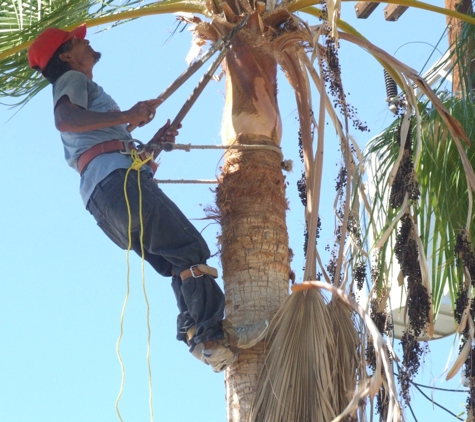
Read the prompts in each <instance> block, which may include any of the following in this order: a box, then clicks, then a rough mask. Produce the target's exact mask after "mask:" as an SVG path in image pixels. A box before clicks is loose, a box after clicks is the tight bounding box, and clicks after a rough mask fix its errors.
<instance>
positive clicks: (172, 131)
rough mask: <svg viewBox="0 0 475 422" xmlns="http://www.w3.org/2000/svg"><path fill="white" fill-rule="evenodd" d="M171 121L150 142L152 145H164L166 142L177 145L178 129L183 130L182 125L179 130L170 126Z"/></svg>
mask: <svg viewBox="0 0 475 422" xmlns="http://www.w3.org/2000/svg"><path fill="white" fill-rule="evenodd" d="M170 124H171V122H170V119H168V120H167V122H166V123H165V124H164V125H163V126H162V127H161V128H160V129H158V131H157V133H156V134H155V135H153V138H152V139H151V140H150V142H151V143H155V144H164V143H165V142H170V143H172V144H174V143H175V138H176V137H177V136H178V134H179V132H178V129H180V128H181V123H180V124H179V125H178V127H177V128H175V127H171V126H170Z"/></svg>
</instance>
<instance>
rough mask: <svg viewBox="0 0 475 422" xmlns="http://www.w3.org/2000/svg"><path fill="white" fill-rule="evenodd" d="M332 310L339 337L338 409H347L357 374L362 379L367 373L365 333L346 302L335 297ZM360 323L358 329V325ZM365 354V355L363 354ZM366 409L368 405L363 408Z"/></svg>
mask: <svg viewBox="0 0 475 422" xmlns="http://www.w3.org/2000/svg"><path fill="white" fill-rule="evenodd" d="M328 312H329V314H330V316H331V319H330V321H331V323H332V324H333V333H334V339H335V352H336V354H335V356H334V360H333V366H332V370H333V376H332V378H333V379H334V380H338V382H337V385H338V391H337V396H336V397H335V398H334V399H335V401H336V408H337V409H341V410H340V413H341V411H342V409H344V408H346V407H347V406H348V404H349V403H350V401H351V398H352V396H353V392H354V391H355V389H356V386H357V382H356V379H357V377H358V378H359V379H360V380H361V379H364V378H365V376H366V367H365V362H364V360H365V359H364V357H362V353H361V351H362V347H361V344H362V342H361V338H360V335H359V334H358V333H362V327H360V324H359V321H355V319H354V317H353V316H354V311H353V310H352V309H351V308H350V307H349V306H348V305H347V304H346V303H344V302H343V301H341V300H340V299H338V298H333V299H332V300H331V301H330V303H329V304H328ZM356 326H358V329H357V328H356ZM363 356H364V354H363ZM359 410H360V411H364V406H362V407H359Z"/></svg>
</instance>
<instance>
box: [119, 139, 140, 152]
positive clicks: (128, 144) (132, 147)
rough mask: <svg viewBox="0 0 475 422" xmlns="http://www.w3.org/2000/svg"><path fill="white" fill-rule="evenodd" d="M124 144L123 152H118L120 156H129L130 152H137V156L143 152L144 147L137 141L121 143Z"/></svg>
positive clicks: (131, 140) (130, 140) (128, 140)
mask: <svg viewBox="0 0 475 422" xmlns="http://www.w3.org/2000/svg"><path fill="white" fill-rule="evenodd" d="M122 142H123V143H124V148H125V150H124V151H119V152H120V153H121V154H124V155H130V151H131V150H134V151H137V154H142V152H144V151H145V145H144V144H143V142H142V141H139V140H138V139H127V140H123V141H122ZM135 144H137V145H135Z"/></svg>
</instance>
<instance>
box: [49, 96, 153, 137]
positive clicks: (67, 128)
mask: <svg viewBox="0 0 475 422" xmlns="http://www.w3.org/2000/svg"><path fill="white" fill-rule="evenodd" d="M161 102H162V101H161V100H148V101H140V102H138V103H137V104H135V105H134V106H133V107H132V108H130V109H129V110H126V111H118V112H107V113H99V112H96V111H89V110H85V109H83V108H82V107H79V106H77V105H76V104H73V103H72V102H71V101H70V100H69V97H68V96H67V95H63V96H62V97H61V98H60V99H59V100H58V102H57V103H56V108H55V109H54V122H55V125H56V128H57V129H58V130H59V131H60V132H88V131H91V130H96V129H103V128H106V127H111V126H116V125H121V124H126V123H128V124H133V125H136V126H140V127H141V126H143V125H145V124H147V123H150V122H151V121H152V120H153V118H154V117H155V109H156V107H157V106H158V105H159V104H160V103H161Z"/></svg>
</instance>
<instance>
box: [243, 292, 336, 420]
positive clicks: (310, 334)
mask: <svg viewBox="0 0 475 422" xmlns="http://www.w3.org/2000/svg"><path fill="white" fill-rule="evenodd" d="M329 318H330V316H329V313H328V308H327V306H326V304H325V301H324V298H323V295H322V294H321V293H320V292H319V291H317V290H314V289H312V290H309V291H302V292H298V293H293V294H292V295H291V296H290V297H289V298H288V299H287V301H286V302H285V303H284V305H283V306H282V307H281V309H280V310H279V311H278V312H277V314H276V315H275V317H274V318H273V320H272V322H271V326H270V328H269V334H268V337H267V341H268V344H269V349H268V351H267V356H266V361H265V364H264V368H263V370H262V372H261V375H260V380H259V384H258V387H257V392H256V395H255V397H254V402H253V405H252V409H251V416H250V419H249V420H250V421H251V422H262V421H273V422H287V421H293V422H305V421H312V422H328V421H331V420H332V419H333V418H335V417H336V416H337V415H338V413H339V408H338V406H337V402H338V399H337V397H338V392H337V391H336V389H337V388H338V387H336V383H335V382H334V379H333V378H332V377H333V370H332V368H333V364H332V360H333V359H334V357H335V353H336V350H335V342H334V333H333V327H331V326H330V325H329V324H327V323H326V322H327V321H329ZM341 410H342V409H341Z"/></svg>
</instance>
